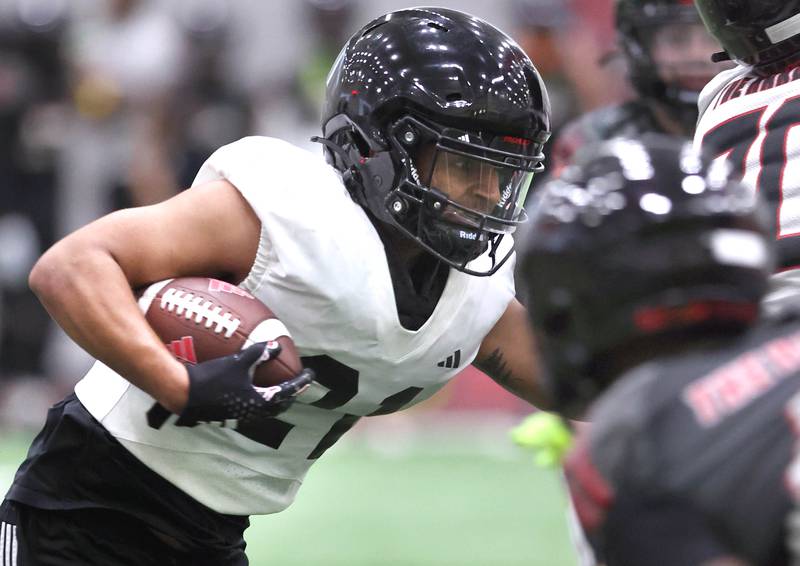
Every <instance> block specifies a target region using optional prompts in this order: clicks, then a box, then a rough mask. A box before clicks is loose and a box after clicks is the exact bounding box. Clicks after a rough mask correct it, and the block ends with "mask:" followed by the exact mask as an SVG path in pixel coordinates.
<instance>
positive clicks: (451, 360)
mask: <svg viewBox="0 0 800 566" xmlns="http://www.w3.org/2000/svg"><path fill="white" fill-rule="evenodd" d="M460 363H461V350H456V351H455V352H453V354H452V355H451V356H447V359H446V360H442V361H441V362H439V363H438V364H436V365H437V366H439V367H440V368H452V369H455V368H457V367H458V364H460Z"/></svg>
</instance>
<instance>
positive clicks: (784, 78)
mask: <svg viewBox="0 0 800 566" xmlns="http://www.w3.org/2000/svg"><path fill="white" fill-rule="evenodd" d="M798 79H800V67H795V68H793V69H789V70H786V71H783V72H780V73H776V74H774V75H770V76H767V77H759V76H757V75H755V74H753V73H752V71H751V70H750V68H749V67H743V66H739V67H736V68H734V69H730V70H727V71H723V72H722V73H720V74H719V75H717V76H716V77H715V78H714V79H713V80H712V81H711V82H710V83H708V85H707V86H706V87H705V88H704V89H703V92H702V93H701V95H700V101H699V106H700V119H699V121H698V123H697V130H696V132H695V138H694V142H695V147H697V148H702V150H703V151H706V152H708V153H709V154H710V155H711V156H716V157H717V158H718V159H724V160H727V161H728V163H729V164H730V166H731V167H733V168H734V170H735V171H736V172H737V173H738V174H739V175H740V176H741V178H742V179H743V180H744V181H745V182H746V183H748V184H749V185H750V186H752V187H753V189H754V190H756V191H759V192H760V193H761V195H762V196H763V197H764V199H765V200H766V202H767V203H768V205H769V206H770V207H771V209H772V213H773V215H774V218H775V223H776V226H775V239H776V240H777V249H778V260H779V268H780V269H779V272H778V273H777V274H776V275H775V276H774V277H773V281H772V284H773V289H772V290H771V292H770V295H769V296H768V297H767V299H766V303H765V304H767V305H768V306H772V305H773V304H774V305H775V306H776V307H779V306H781V304H787V303H794V304H798V302H800V128H797V127H796V126H797V125H798V124H800V80H798Z"/></svg>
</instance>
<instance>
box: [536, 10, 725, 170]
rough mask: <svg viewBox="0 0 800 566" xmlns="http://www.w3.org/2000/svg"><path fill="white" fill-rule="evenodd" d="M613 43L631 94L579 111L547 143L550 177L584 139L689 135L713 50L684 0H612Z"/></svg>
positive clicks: (712, 68) (713, 70)
mask: <svg viewBox="0 0 800 566" xmlns="http://www.w3.org/2000/svg"><path fill="white" fill-rule="evenodd" d="M615 23H616V29H617V38H618V47H619V50H620V51H621V53H622V55H623V57H624V59H625V61H626V63H627V67H628V77H629V80H630V83H631V85H632V86H633V87H634V89H635V92H636V95H637V96H636V98H635V99H633V100H630V101H628V102H624V103H622V104H618V105H614V106H609V107H605V108H601V109H598V110H595V111H593V112H590V113H588V114H585V115H583V116H581V117H580V118H578V119H577V120H575V121H573V122H571V123H569V124H568V125H566V126H565V127H564V129H563V130H562V132H561V133H560V134H559V136H558V137H557V138H556V139H555V140H554V142H553V146H552V164H551V167H550V171H551V172H552V174H553V175H558V172H559V171H560V170H561V169H562V168H563V167H564V166H565V165H566V164H567V163H568V162H569V160H570V158H571V156H572V154H573V153H574V152H575V151H576V150H577V149H578V148H580V147H581V146H582V145H584V144H586V143H592V142H596V141H600V140H606V139H609V138H612V137H616V136H632V137H633V136H637V135H640V134H643V133H646V132H663V133H668V134H673V135H678V136H684V137H687V138H690V137H691V136H692V134H693V133H694V127H695V123H696V122H697V100H698V96H699V94H700V91H701V90H702V88H703V87H704V86H705V85H706V83H708V81H709V80H711V78H713V76H714V74H715V73H716V72H718V68H716V67H715V66H714V65H713V64H712V63H711V60H710V57H711V54H712V53H713V52H714V51H716V50H718V49H719V45H717V44H716V42H715V41H714V39H713V38H712V37H711V36H710V35H709V34H708V32H707V31H706V30H705V29H704V27H703V24H702V22H701V21H700V18H699V16H698V14H697V10H696V9H695V8H694V6H693V5H692V3H691V1H688V0H617V3H616V11H615Z"/></svg>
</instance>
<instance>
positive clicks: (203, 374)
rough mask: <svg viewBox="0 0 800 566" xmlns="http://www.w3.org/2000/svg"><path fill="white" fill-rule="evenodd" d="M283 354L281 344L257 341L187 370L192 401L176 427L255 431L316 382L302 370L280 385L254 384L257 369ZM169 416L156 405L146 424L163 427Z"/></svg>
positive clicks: (187, 404)
mask: <svg viewBox="0 0 800 566" xmlns="http://www.w3.org/2000/svg"><path fill="white" fill-rule="evenodd" d="M279 353H280V344H278V342H277V341H275V342H259V343H258V344H253V345H252V346H250V347H249V348H247V349H245V350H243V351H241V352H239V353H237V354H233V355H231V356H224V357H221V358H216V359H213V360H209V361H206V362H202V363H200V364H197V365H194V366H187V368H186V369H187V371H188V372H189V399H188V401H187V403H186V406H185V407H184V408H183V410H182V411H181V413H180V414H179V415H178V420H177V421H175V425H176V426H189V427H193V426H196V425H198V424H201V423H212V422H213V423H219V424H220V425H221V426H226V427H230V428H233V429H235V430H252V429H254V428H257V427H258V426H259V425H260V424H263V423H264V422H265V421H266V420H267V419H271V418H272V417H275V416H276V415H279V414H280V413H282V412H283V411H285V410H286V409H288V408H289V406H290V405H291V404H292V403H293V402H294V399H295V397H297V395H298V394H299V393H301V392H302V391H303V390H304V389H305V388H306V387H308V385H309V384H310V383H311V381H312V380H313V379H314V373H313V372H312V371H311V370H309V369H304V370H303V371H301V372H300V374H298V375H297V376H296V377H294V378H293V379H290V380H288V381H284V382H283V383H281V384H279V385H275V386H272V387H257V386H255V385H253V377H252V375H253V369H254V368H255V366H256V365H257V364H259V363H267V362H268V361H269V360H270V359H272V358H274V357H276V356H277V355H278V354H279ZM169 415H170V413H169V411H167V410H166V409H165V408H164V407H162V406H161V405H160V404H158V403H156V404H154V405H153V407H152V408H151V409H150V410H149V411H148V412H147V423H148V424H149V425H150V426H151V427H153V428H161V427H162V426H163V425H164V422H166V420H167V417H169Z"/></svg>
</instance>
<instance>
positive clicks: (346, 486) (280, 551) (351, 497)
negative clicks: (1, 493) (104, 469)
mask: <svg viewBox="0 0 800 566" xmlns="http://www.w3.org/2000/svg"><path fill="white" fill-rule="evenodd" d="M27 442H28V438H27V437H25V436H0V485H6V484H7V483H8V481H10V479H11V475H12V474H13V471H14V469H15V468H16V465H17V463H18V462H19V461H20V460H21V458H22V457H23V456H24V453H25V449H26V446H27ZM440 448H441V447H438V446H436V445H433V444H431V443H430V442H428V443H424V442H423V443H420V442H419V441H415V443H413V444H412V445H411V446H409V447H406V449H405V450H403V451H400V452H398V453H395V454H393V455H386V454H381V453H378V452H376V451H374V450H371V449H370V448H368V446H367V445H366V444H364V443H362V442H358V441H356V442H344V443H341V445H337V446H336V447H334V448H333V449H332V450H330V451H329V453H328V454H326V455H325V456H324V457H323V459H322V461H321V462H320V463H319V464H318V465H316V466H315V467H314V468H312V470H311V472H310V473H309V475H308V477H307V478H306V481H305V485H304V486H303V488H302V489H301V490H300V493H299V496H298V498H297V501H296V502H295V504H294V505H293V506H292V507H290V508H289V509H288V510H287V511H285V512H283V513H280V514H277V515H273V516H266V517H254V518H253V521H252V526H251V527H250V529H249V530H248V531H247V535H246V536H247V540H248V554H249V556H250V560H251V564H253V565H254V566H260V565H265V566H269V565H279V566H295V565H296V566H301V565H302V566H338V565H347V566H362V565H363V566H394V565H397V566H401V565H402V566H444V565H454V566H455V565H458V566H495V565H496V566H515V565H525V566H572V565H573V564H574V562H575V561H574V558H573V553H572V550H571V548H570V546H569V543H568V540H567V535H566V528H565V527H564V515H563V493H562V491H561V486H560V483H559V480H558V478H557V476H556V474H555V473H553V472H545V471H541V470H538V469H536V468H535V467H534V466H533V465H532V464H531V458H530V456H529V455H527V454H523V453H517V452H514V451H513V450H509V451H506V452H502V451H501V452H500V453H499V454H492V453H486V451H481V450H477V449H474V450H471V449H470V446H468V445H464V446H462V447H456V448H454V447H453V445H450V446H448V448H447V449H446V450H442V449H440Z"/></svg>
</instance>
